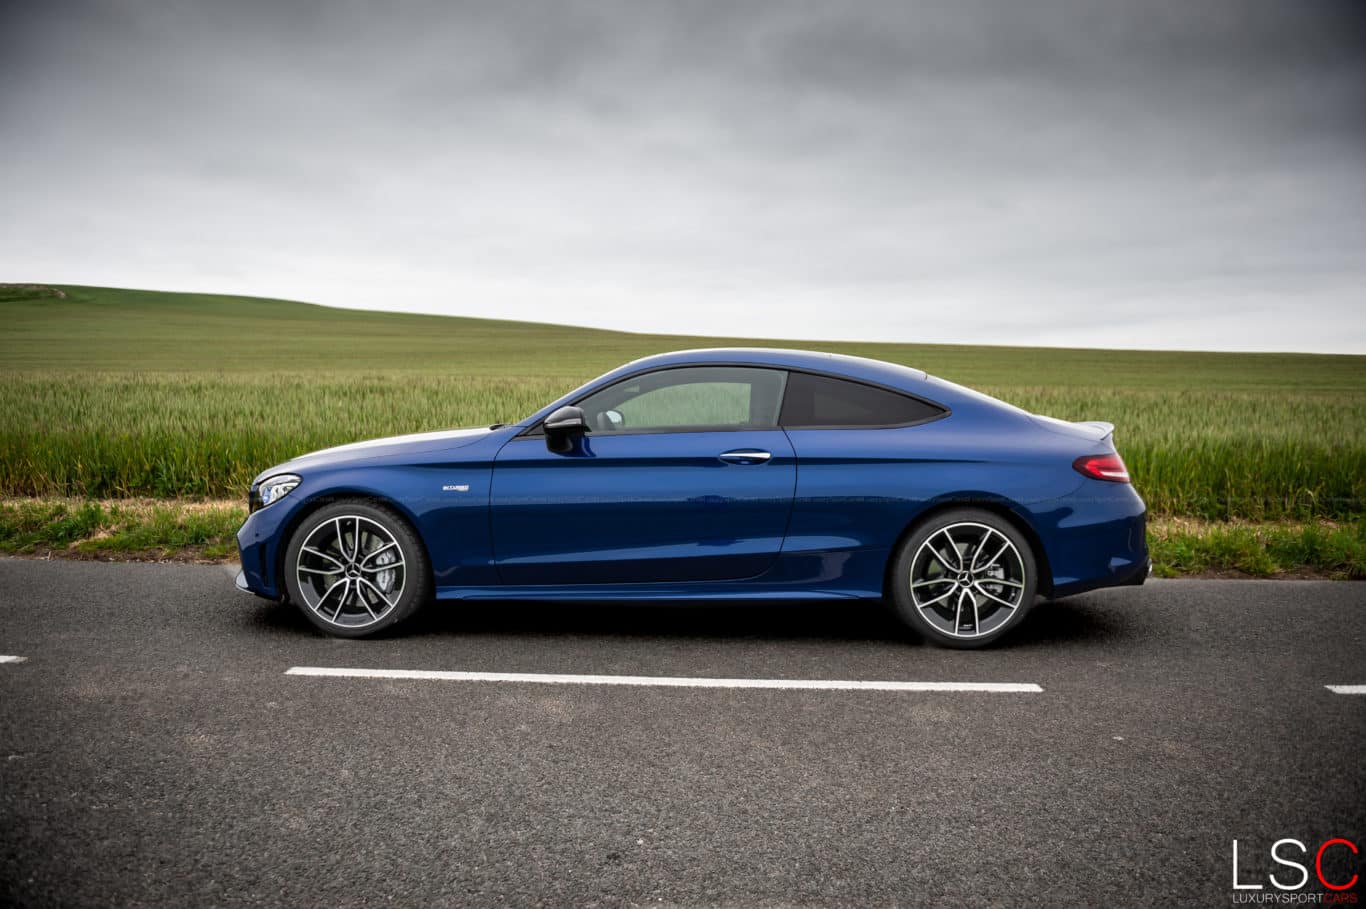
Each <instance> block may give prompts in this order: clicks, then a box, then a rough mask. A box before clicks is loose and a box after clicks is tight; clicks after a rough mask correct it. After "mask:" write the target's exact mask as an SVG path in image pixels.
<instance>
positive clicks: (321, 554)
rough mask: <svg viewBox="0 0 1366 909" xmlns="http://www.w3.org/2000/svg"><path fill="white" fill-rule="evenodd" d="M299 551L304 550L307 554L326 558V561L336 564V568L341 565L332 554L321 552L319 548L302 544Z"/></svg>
mask: <svg viewBox="0 0 1366 909" xmlns="http://www.w3.org/2000/svg"><path fill="white" fill-rule="evenodd" d="M301 551H303V552H306V553H308V554H309V555H315V556H317V557H318V558H320V559H327V561H329V562H331V563H332V564H333V565H336V566H337V567H338V568H341V567H342V563H341V562H339V561H338V560H337V559H334V558H332V556H330V555H328V554H327V553H325V552H323V551H322V550H321V549H314V548H313V547H312V546H303V547H302V548H301Z"/></svg>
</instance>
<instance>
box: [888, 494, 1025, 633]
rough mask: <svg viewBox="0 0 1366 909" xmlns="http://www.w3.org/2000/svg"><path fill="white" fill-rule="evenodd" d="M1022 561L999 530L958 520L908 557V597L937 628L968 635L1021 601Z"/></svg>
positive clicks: (1003, 618)
mask: <svg viewBox="0 0 1366 909" xmlns="http://www.w3.org/2000/svg"><path fill="white" fill-rule="evenodd" d="M1028 580H1029V579H1028V577H1027V576H1026V573H1025V565H1024V560H1023V559H1021V558H1020V553H1019V550H1017V549H1016V548H1015V544H1014V543H1012V542H1011V541H1010V539H1009V538H1008V537H1006V535H1005V534H1003V533H1001V531H999V530H997V529H996V528H994V527H989V526H987V525H986V524H979V523H976V522H972V521H963V522H959V523H956V524H949V525H946V526H944V527H941V528H939V529H938V530H936V531H935V532H934V533H932V534H930V535H929V536H928V537H926V538H925V541H924V542H923V543H921V544H920V547H919V548H918V549H917V550H916V553H915V557H914V558H913V559H912V560H911V571H910V578H909V579H908V581H909V584H910V592H911V602H912V605H914V607H915V609H916V610H917V611H918V612H919V613H920V616H921V617H922V618H923V619H924V620H925V621H926V622H928V623H929V624H930V625H931V626H932V627H934V628H935V629H936V630H937V631H939V632H941V633H943V634H946V635H949V636H950V637H953V638H960V639H972V638H979V637H983V636H985V635H989V634H991V633H992V632H993V631H996V630H997V629H999V628H1001V627H1002V626H1003V625H1005V624H1006V623H1007V622H1009V621H1010V619H1011V617H1012V616H1014V615H1015V613H1016V612H1017V611H1018V610H1019V608H1020V607H1021V605H1022V604H1023V603H1024V594H1025V589H1026V587H1027V585H1028Z"/></svg>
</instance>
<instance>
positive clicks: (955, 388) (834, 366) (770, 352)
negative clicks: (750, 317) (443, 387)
mask: <svg viewBox="0 0 1366 909" xmlns="http://www.w3.org/2000/svg"><path fill="white" fill-rule="evenodd" d="M707 364H726V365H732V366H736V365H743V366H768V367H773V368H779V369H795V370H809V371H811V372H820V373H828V374H831V375H837V376H844V377H846V378H849V379H855V380H862V381H864V382H870V383H872V384H874V385H882V386H885V387H887V388H894V389H898V390H900V391H904V392H907V393H909V394H912V395H916V396H918V397H920V398H923V399H925V400H928V401H933V402H934V403H936V404H939V405H941V406H943V407H947V408H949V409H950V410H955V411H956V410H959V409H960V408H964V409H968V410H974V411H992V412H995V413H997V414H1002V413H1016V414H1020V413H1024V411H1021V410H1019V408H1016V407H1013V406H1012V405H1010V404H1006V403H1005V402H1003V401H998V400H996V399H995V398H992V397H990V396H988V395H984V394H982V393H981V392H978V391H973V390H972V389H970V388H964V387H963V386H961V385H955V384H954V383H952V382H947V381H945V380H943V379H940V378H937V377H935V376H931V375H928V374H927V373H926V372H925V371H924V370H922V369H915V368H913V367H910V366H902V365H900V364H898V363H887V362H884V361H882V360H872V359H868V358H867V357H851V356H848V355H847V354H834V353H823V352H821V351H814V350H790V349H785V348H781V347H708V348H701V349H698V350H675V351H670V352H669V353H662V354H655V355H653V356H649V357H641V358H640V359H639V360H632V361H631V362H630V363H626V364H623V365H621V366H618V367H617V368H616V369H613V370H612V371H610V372H607V373H604V374H603V375H601V376H598V377H597V378H596V379H593V380H592V381H590V382H588V383H587V384H585V385H582V386H580V387H579V388H576V389H575V390H574V391H572V392H570V393H569V394H567V395H565V396H564V397H562V398H560V399H559V400H558V401H554V402H552V403H550V404H547V405H546V406H545V407H543V408H541V409H540V410H538V411H537V412H536V413H534V414H532V415H531V416H529V417H527V418H526V419H525V420H522V421H519V422H518V423H517V424H516V425H517V426H519V427H524V426H529V425H532V424H534V423H535V422H536V421H537V420H540V419H542V418H544V417H545V416H546V415H547V414H549V413H550V412H551V411H553V410H554V409H555V408H556V407H560V406H563V405H564V404H568V403H571V402H573V401H575V400H579V399H580V398H582V397H583V396H584V395H586V394H590V393H592V392H594V391H596V390H597V389H599V388H605V387H606V386H607V385H610V384H611V383H612V382H616V381H620V380H621V379H623V378H625V377H626V376H630V375H634V374H636V373H640V372H645V371H648V370H652V369H668V368H671V367H677V366H703V365H707Z"/></svg>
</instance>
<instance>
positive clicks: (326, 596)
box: [313, 578, 350, 612]
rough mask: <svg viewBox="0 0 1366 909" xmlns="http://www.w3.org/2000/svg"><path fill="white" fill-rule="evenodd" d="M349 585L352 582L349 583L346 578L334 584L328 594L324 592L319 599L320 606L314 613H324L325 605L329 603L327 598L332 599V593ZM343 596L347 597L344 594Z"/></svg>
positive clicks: (315, 608)
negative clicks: (344, 585) (342, 586)
mask: <svg viewBox="0 0 1366 909" xmlns="http://www.w3.org/2000/svg"><path fill="white" fill-rule="evenodd" d="M347 583H350V582H349V581H347V579H346V578H342V579H341V580H340V581H337V582H336V583H334V584H333V585H332V586H331V587H329V588H327V590H326V592H324V593H323V595H322V596H320V597H318V605H317V606H314V607H313V611H314V612H322V610H323V603H326V602H327V598H328V597H330V596H332V591H334V590H336V589H337V588H338V587H340V586H341V585H343V584H347ZM343 596H345V594H343Z"/></svg>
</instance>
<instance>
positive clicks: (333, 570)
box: [299, 565, 341, 575]
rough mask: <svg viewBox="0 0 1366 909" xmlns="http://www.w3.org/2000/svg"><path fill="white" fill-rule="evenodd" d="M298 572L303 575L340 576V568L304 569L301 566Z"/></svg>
mask: <svg viewBox="0 0 1366 909" xmlns="http://www.w3.org/2000/svg"><path fill="white" fill-rule="evenodd" d="M299 570H300V571H302V572H304V573H305V574H323V575H327V574H341V569H340V568H306V567H304V566H303V565H300V566H299Z"/></svg>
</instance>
